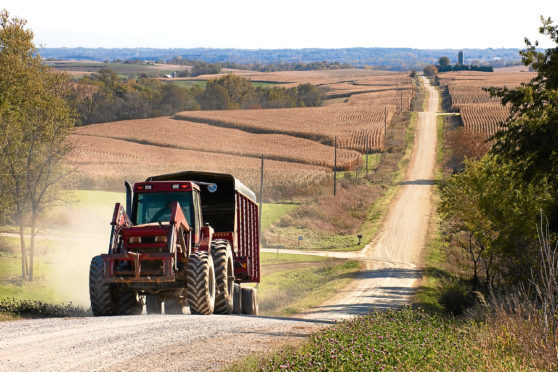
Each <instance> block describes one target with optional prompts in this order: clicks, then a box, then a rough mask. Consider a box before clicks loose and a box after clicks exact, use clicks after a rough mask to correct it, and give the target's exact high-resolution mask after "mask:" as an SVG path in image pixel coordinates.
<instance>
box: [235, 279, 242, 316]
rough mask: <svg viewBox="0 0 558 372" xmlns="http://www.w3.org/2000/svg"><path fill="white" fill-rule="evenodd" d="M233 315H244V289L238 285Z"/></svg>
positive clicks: (236, 285) (236, 286)
mask: <svg viewBox="0 0 558 372" xmlns="http://www.w3.org/2000/svg"><path fill="white" fill-rule="evenodd" d="M233 314H242V288H240V284H237V283H234V289H233Z"/></svg>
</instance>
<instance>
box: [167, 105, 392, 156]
mask: <svg viewBox="0 0 558 372" xmlns="http://www.w3.org/2000/svg"><path fill="white" fill-rule="evenodd" d="M395 112H396V107H395V106H367V105H355V106H349V105H334V106H326V107H310V108H292V109H265V110H234V111H222V110H221V111H184V112H180V113H178V114H176V115H175V116H174V117H175V118H177V119H182V120H188V121H195V122H202V123H207V124H211V125H216V126H221V127H228V128H237V129H242V130H245V131H249V132H254V133H270V134H287V135H291V136H296V137H301V138H305V139H309V140H313V141H318V142H321V143H325V144H328V145H332V144H333V142H334V137H335V136H337V143H338V146H339V147H340V148H346V149H352V150H357V151H360V152H364V151H365V149H366V147H367V143H366V139H367V138H368V148H369V149H371V150H380V149H382V148H383V140H384V125H385V122H386V121H387V123H388V124H387V125H388V126H389V123H390V122H391V119H392V117H393V115H394V114H395ZM386 114H387V117H386Z"/></svg>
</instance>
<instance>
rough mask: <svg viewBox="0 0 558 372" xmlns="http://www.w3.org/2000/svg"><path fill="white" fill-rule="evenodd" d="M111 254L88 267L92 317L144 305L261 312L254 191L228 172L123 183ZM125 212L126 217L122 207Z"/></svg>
mask: <svg viewBox="0 0 558 372" xmlns="http://www.w3.org/2000/svg"><path fill="white" fill-rule="evenodd" d="M125 185H126V209H124V208H123V206H122V205H121V204H120V203H116V205H115V208H114V214H113V217H112V222H111V225H112V231H111V236H110V244H109V249H108V253H106V254H101V255H98V256H95V257H93V258H92V260H91V265H90V271H89V294H90V300H91V309H92V311H93V314H94V315H96V316H101V315H133V314H140V313H141V312H142V311H143V298H145V305H146V312H147V313H148V314H160V313H161V312H162V309H163V304H164V310H165V314H181V313H182V312H183V308H184V307H185V306H189V307H190V312H191V313H192V314H212V313H216V314H231V313H244V314H258V302H257V293H256V289H255V288H252V287H249V286H242V287H241V284H243V283H259V281H260V255H259V218H258V205H257V204H256V196H255V194H254V193H253V192H252V191H251V190H249V189H248V188H247V187H246V186H244V185H243V184H242V183H241V182H240V181H238V180H237V179H235V178H234V177H233V176H231V175H229V174H220V173H209V172H194V171H187V172H180V173H173V174H165V175H159V176H152V177H148V178H147V179H146V180H145V182H139V183H136V184H135V185H134V187H133V190H132V187H131V185H130V184H129V183H128V182H126V183H125ZM128 211H129V212H130V215H128V214H127V212H128Z"/></svg>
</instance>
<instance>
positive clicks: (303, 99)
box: [296, 84, 322, 107]
mask: <svg viewBox="0 0 558 372" xmlns="http://www.w3.org/2000/svg"><path fill="white" fill-rule="evenodd" d="M296 91H297V96H298V102H299V106H304V107H317V106H320V105H321V104H322V93H321V92H320V90H319V89H318V87H317V86H315V85H312V84H300V85H299V86H298V87H297V88H296Z"/></svg>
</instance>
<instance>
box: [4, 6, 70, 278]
mask: <svg viewBox="0 0 558 372" xmlns="http://www.w3.org/2000/svg"><path fill="white" fill-rule="evenodd" d="M25 25H26V22H25V21H24V20H22V19H19V18H10V16H9V14H8V12H7V11H6V10H3V11H2V12H0V71H1V73H0V87H2V90H1V91H0V133H2V136H1V138H2V139H1V140H0V141H1V142H0V174H1V177H0V184H1V185H0V190H1V192H2V193H3V196H5V197H9V199H10V204H11V205H12V206H13V214H12V215H13V217H14V218H15V220H16V222H17V223H18V225H19V232H20V246H21V256H22V277H23V278H27V279H28V280H33V275H34V274H33V267H34V262H33V260H34V248H35V235H36V232H37V217H38V216H39V214H40V213H41V212H42V211H43V210H44V209H45V208H46V207H48V206H49V205H52V204H53V203H55V202H56V201H58V200H59V191H60V185H61V182H62V181H63V180H64V179H65V177H66V176H67V175H68V172H67V171H66V170H65V169H64V167H63V164H62V162H63V159H64V157H65V155H66V153H67V152H68V151H69V147H68V145H67V143H66V135H67V134H68V133H69V131H70V129H71V127H72V126H73V122H74V115H73V112H72V110H71V109H70V108H69V107H68V105H67V103H66V101H65V98H66V96H67V92H66V88H67V84H66V76H64V75H62V74H60V73H57V72H54V71H52V70H51V69H50V68H49V67H48V66H46V65H45V64H44V63H43V61H42V59H41V57H40V56H39V55H38V53H37V50H36V48H35V46H34V44H33V33H32V32H31V31H30V30H28V29H26V28H25ZM27 225H29V226H30V228H31V239H30V245H29V252H28V251H27V247H26V245H25V239H24V235H25V234H24V232H25V227H26V226H27Z"/></svg>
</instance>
